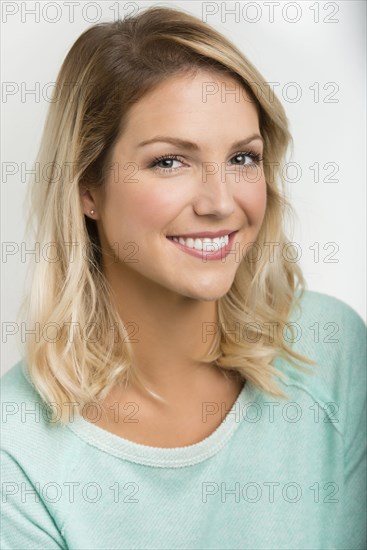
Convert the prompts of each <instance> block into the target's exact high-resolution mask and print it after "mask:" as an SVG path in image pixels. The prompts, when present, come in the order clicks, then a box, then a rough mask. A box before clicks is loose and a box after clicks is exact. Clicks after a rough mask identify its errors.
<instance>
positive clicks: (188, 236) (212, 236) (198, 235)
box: [167, 229, 238, 239]
mask: <svg viewBox="0 0 367 550" xmlns="http://www.w3.org/2000/svg"><path fill="white" fill-rule="evenodd" d="M236 231H238V230H236V229H221V230H220V231H202V232H201V233H182V234H181V235H167V237H176V238H177V239H178V238H179V237H182V238H183V239H201V238H203V239H204V238H205V237H208V238H209V239H216V238H217V237H224V235H231V234H232V233H236Z"/></svg>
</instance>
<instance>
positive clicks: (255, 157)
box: [149, 151, 263, 173]
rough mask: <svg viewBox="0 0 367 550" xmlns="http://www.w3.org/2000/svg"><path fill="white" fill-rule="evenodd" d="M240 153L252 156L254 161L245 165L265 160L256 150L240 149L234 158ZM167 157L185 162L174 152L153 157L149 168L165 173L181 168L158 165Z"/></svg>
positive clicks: (253, 164)
mask: <svg viewBox="0 0 367 550" xmlns="http://www.w3.org/2000/svg"><path fill="white" fill-rule="evenodd" d="M239 155H244V156H246V157H250V158H251V159H252V162H251V163H250V164H243V166H250V167H253V166H255V165H259V164H260V162H261V161H262V160H263V158H262V156H261V155H260V154H259V153H255V152H254V151H238V152H237V153H235V154H234V155H233V157H232V158H234V157H238V156H239ZM166 159H171V160H178V161H179V162H183V161H182V160H181V159H180V157H179V156H177V155H174V154H169V155H162V156H160V157H155V158H154V159H153V161H152V163H151V164H150V166H149V168H152V169H153V170H156V171H158V172H159V171H160V172H165V173H168V172H175V171H176V170H180V167H178V168H162V167H158V166H156V165H157V164H158V162H160V161H161V160H166ZM238 166H240V165H238Z"/></svg>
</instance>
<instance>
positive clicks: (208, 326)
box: [106, 270, 223, 398]
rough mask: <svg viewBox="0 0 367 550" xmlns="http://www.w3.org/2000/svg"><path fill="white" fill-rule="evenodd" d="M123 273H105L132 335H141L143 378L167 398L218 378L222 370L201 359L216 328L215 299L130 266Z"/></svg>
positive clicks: (136, 346)
mask: <svg viewBox="0 0 367 550" xmlns="http://www.w3.org/2000/svg"><path fill="white" fill-rule="evenodd" d="M121 275H122V274H121V273H119V272H118V270H117V271H115V272H108V271H107V273H106V276H107V279H108V282H109V284H110V286H111V288H112V290H113V300H114V301H115V303H116V306H117V310H118V313H119V315H120V317H121V319H122V320H123V323H124V325H125V326H126V327H127V329H128V333H129V334H130V340H137V341H136V342H133V341H132V342H131V347H132V353H133V363H134V369H135V370H136V371H137V372H138V373H139V375H141V377H142V379H143V381H144V383H147V385H148V386H149V388H150V389H152V390H153V391H156V392H157V393H159V394H160V395H162V397H164V398H165V397H172V396H174V395H175V394H177V393H178V391H179V392H180V393H181V395H182V394H188V395H190V392H195V390H196V391H197V392H200V388H204V387H205V386H207V385H210V383H211V382H213V383H216V382H219V383H220V381H222V380H223V373H222V371H220V370H219V369H218V368H217V367H215V366H213V365H207V364H205V363H202V362H201V361H200V357H202V356H204V355H205V353H206V352H208V351H209V349H210V347H211V345H212V343H213V339H214V337H215V333H216V330H218V326H217V323H218V321H217V307H216V306H217V305H216V301H199V300H195V299H192V298H189V297H185V296H182V295H179V294H177V293H175V292H172V291H170V290H169V289H167V288H164V287H162V286H160V285H158V284H155V283H154V282H153V281H151V280H147V279H145V278H144V277H143V276H141V275H140V274H139V273H136V272H133V271H131V270H126V271H125V270H124V273H123V277H122V276H121ZM121 281H123V283H121ZM129 323H131V325H130V326H129V325H128V324H129Z"/></svg>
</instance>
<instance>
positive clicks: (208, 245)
mask: <svg viewBox="0 0 367 550" xmlns="http://www.w3.org/2000/svg"><path fill="white" fill-rule="evenodd" d="M172 240H174V241H175V242H176V243H180V244H182V245H184V246H187V248H194V249H195V250H204V251H205V252H216V251H217V250H220V249H221V248H223V247H224V246H226V245H227V244H228V242H229V236H228V235H224V236H223V237H217V238H216V239H209V237H205V238H204V239H191V238H188V239H184V238H182V237H172Z"/></svg>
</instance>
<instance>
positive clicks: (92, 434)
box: [66, 380, 258, 468]
mask: <svg viewBox="0 0 367 550" xmlns="http://www.w3.org/2000/svg"><path fill="white" fill-rule="evenodd" d="M257 392H258V390H257V388H256V387H255V386H254V385H253V384H252V383H251V382H250V381H249V380H246V382H245V383H244V385H243V386H242V389H241V391H240V393H239V394H238V396H237V399H236V401H235V402H234V403H233V405H232V407H231V409H230V411H229V412H228V413H227V415H226V416H225V417H224V419H223V420H222V422H221V424H220V425H219V426H218V427H217V428H216V429H215V430H214V431H213V432H212V433H211V434H210V435H209V436H207V437H206V438H204V439H202V440H201V441H199V442H198V443H194V444H192V445H186V446H183V447H152V446H150V445H143V444H141V443H136V442H135V441H131V440H128V439H125V438H123V437H121V436H119V435H116V434H113V433H111V432H109V431H107V430H105V429H103V428H101V427H99V426H97V425H96V424H93V423H92V422H89V421H87V420H85V419H84V418H83V416H81V415H75V416H74V418H73V421H72V422H69V423H68V424H66V427H67V428H69V429H70V430H71V431H72V432H73V433H74V434H75V435H77V436H78V437H79V438H80V439H82V440H84V441H85V442H86V443H87V444H89V445H92V446H93V447H96V448H98V449H100V450H102V451H104V452H106V453H108V454H110V455H113V456H115V457H117V458H121V459H125V460H128V461H130V462H134V463H136V464H141V465H143V466H151V467H155V468H183V467H186V466H192V465H194V464H198V463H200V462H204V461H205V460H207V459H209V458H211V457H212V456H214V455H215V454H217V453H218V452H219V451H220V450H221V449H222V448H223V447H224V446H225V445H226V444H227V443H228V442H229V440H230V439H231V437H232V436H233V434H234V433H235V431H236V430H237V429H238V427H239V425H240V424H241V423H242V422H243V418H244V417H245V416H246V414H245V411H244V406H245V405H246V404H247V403H249V402H253V401H254V400H255V394H256V393H257Z"/></svg>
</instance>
